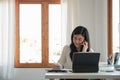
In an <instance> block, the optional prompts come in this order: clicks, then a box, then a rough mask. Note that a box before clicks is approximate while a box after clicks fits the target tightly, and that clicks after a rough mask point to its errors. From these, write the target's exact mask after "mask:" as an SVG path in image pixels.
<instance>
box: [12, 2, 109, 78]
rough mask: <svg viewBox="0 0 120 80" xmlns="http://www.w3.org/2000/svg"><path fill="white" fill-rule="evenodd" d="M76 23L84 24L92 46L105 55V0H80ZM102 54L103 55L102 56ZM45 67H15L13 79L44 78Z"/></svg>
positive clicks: (104, 58)
mask: <svg viewBox="0 0 120 80" xmlns="http://www.w3.org/2000/svg"><path fill="white" fill-rule="evenodd" d="M78 7H79V8H78V13H79V14H77V15H78V18H77V19H78V22H77V24H79V25H83V26H86V27H87V28H88V30H89V33H90V40H91V46H92V48H93V49H94V50H95V51H97V52H100V53H101V55H102V56H101V60H102V61H105V60H106V57H107V0H80V5H79V6H78ZM103 55H104V56H103ZM44 74H45V69H41V68H15V69H14V80H44V79H45V75H44Z"/></svg>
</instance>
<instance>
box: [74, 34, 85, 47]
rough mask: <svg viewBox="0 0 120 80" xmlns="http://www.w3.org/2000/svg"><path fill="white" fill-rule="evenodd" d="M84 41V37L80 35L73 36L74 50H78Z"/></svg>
mask: <svg viewBox="0 0 120 80" xmlns="http://www.w3.org/2000/svg"><path fill="white" fill-rule="evenodd" d="M83 41H84V37H83V36H82V35H80V34H76V35H74V36H73V43H74V45H75V47H76V48H80V45H82V43H83Z"/></svg>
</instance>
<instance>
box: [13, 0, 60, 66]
mask: <svg viewBox="0 0 120 80" xmlns="http://www.w3.org/2000/svg"><path fill="white" fill-rule="evenodd" d="M19 4H41V9H42V11H41V12H42V13H41V14H42V23H41V24H42V25H41V26H42V38H41V39H42V42H41V43H44V45H43V44H42V63H20V55H19V54H20V51H19V50H20V48H19V47H20V37H19ZM49 4H60V0H16V1H15V8H16V9H15V14H16V15H15V16H16V24H15V26H16V29H15V56H14V67H15V68H48V67H50V66H51V64H50V63H49V61H48V60H49V59H48V58H49V47H48V46H49V41H48V40H49V30H48V29H49V27H48V26H49V21H48V20H49V16H48V14H49V10H48V9H49ZM43 14H44V15H43Z"/></svg>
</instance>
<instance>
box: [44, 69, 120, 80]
mask: <svg viewBox="0 0 120 80" xmlns="http://www.w3.org/2000/svg"><path fill="white" fill-rule="evenodd" d="M45 78H46V79H50V80H54V79H59V78H63V79H86V78H87V79H113V78H117V79H120V71H114V72H98V73H72V72H67V73H60V72H59V73H58V72H57V73H55V72H48V73H46V74H45Z"/></svg>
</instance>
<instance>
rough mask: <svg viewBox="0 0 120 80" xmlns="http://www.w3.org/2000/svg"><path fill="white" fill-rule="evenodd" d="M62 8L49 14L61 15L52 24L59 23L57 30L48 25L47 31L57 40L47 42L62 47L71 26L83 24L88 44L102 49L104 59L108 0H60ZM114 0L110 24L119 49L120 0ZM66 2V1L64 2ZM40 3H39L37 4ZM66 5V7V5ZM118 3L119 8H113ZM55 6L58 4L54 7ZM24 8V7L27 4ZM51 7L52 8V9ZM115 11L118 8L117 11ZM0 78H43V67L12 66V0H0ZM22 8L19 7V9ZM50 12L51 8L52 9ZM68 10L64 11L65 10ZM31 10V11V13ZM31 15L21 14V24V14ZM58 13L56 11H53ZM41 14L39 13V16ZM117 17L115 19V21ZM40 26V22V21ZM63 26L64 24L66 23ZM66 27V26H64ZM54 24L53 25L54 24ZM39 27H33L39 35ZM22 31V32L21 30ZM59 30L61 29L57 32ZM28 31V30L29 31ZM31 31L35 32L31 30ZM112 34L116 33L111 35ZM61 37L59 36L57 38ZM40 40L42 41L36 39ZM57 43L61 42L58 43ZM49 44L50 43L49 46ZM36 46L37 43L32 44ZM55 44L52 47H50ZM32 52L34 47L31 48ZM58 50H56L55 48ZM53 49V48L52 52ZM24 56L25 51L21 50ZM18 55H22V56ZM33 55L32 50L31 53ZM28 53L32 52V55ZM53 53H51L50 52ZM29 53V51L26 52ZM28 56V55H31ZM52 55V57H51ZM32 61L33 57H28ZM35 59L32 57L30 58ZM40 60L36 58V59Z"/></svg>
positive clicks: (100, 50)
mask: <svg viewBox="0 0 120 80" xmlns="http://www.w3.org/2000/svg"><path fill="white" fill-rule="evenodd" d="M61 1H62V4H61V8H62V10H61V12H59V11H56V12H58V14H59V13H61V16H59V17H55V15H52V14H51V15H52V16H54V17H55V19H56V18H59V19H61V20H62V21H61V23H62V24H60V23H56V24H51V26H53V25H58V24H59V25H60V26H62V29H61V28H58V29H57V30H58V31H56V32H55V31H54V29H52V28H51V29H50V34H49V36H51V37H50V38H51V39H55V40H56V41H58V42H52V41H51V42H50V43H51V44H49V45H52V44H54V43H56V44H57V45H56V44H54V45H55V46H56V47H57V49H56V50H58V51H61V49H62V47H63V46H64V45H65V44H69V43H70V35H71V32H72V30H73V29H74V27H76V26H78V25H83V26H86V27H87V28H88V30H89V33H90V41H91V47H92V48H93V49H94V51H96V52H100V53H101V57H100V61H107V56H108V41H109V40H108V12H107V11H108V10H107V7H108V5H107V1H108V0H61ZM113 1H116V3H115V4H117V5H114V4H113V7H115V9H113V12H116V13H113V16H114V17H113V22H114V23H113V26H117V27H114V28H113V34H112V35H113V51H114V52H113V53H115V52H119V44H120V43H119V41H120V39H119V37H120V35H119V34H120V33H119V29H120V28H119V7H118V6H119V2H117V1H119V0H113ZM66 4H67V5H66ZM37 6H39V5H37ZM66 6H67V7H66ZM22 7H24V5H21V9H22ZM116 7H118V8H116ZM56 8H57V9H58V8H59V6H58V7H56ZM26 9H27V7H26ZM52 9H53V8H52V5H51V11H52ZM32 10H34V11H36V13H38V14H40V13H41V12H39V11H37V9H36V8H35V9H34V8H33V9H32ZM53 11H54V10H53ZM117 11H118V12H117ZM0 12H1V13H0V44H1V45H0V80H1V79H3V80H46V79H45V68H14V51H15V34H16V31H15V25H16V23H15V0H1V1H0ZM21 12H22V10H21ZM23 13H30V12H25V11H23ZM51 13H52V12H51ZM65 13H67V14H65ZM30 14H31V17H32V20H31V21H30V22H29V23H32V21H34V17H35V16H36V15H34V16H32V13H30ZM33 14H34V13H33ZM26 16H27V17H30V16H29V15H28V14H26V15H23V16H22V18H21V20H22V21H21V23H23V24H24V20H25V19H24V17H26ZM56 16H57V15H56ZM39 17H41V16H39ZM50 20H51V23H54V21H53V20H52V19H51V18H50ZM116 20H117V21H116ZM52 21H53V22H52ZM35 22H36V24H37V23H39V22H40V19H38V20H37V21H35ZM24 26H30V25H27V24H26V25H24ZM39 26H40V25H39ZM60 26H59V27H60ZM65 26H66V27H65ZM64 27H65V28H64ZM54 28H55V27H54ZM28 29H29V30H30V32H32V31H33V29H32V28H29V27H26V28H24V27H22V28H21V29H20V30H21V35H22V33H23V34H27V32H25V31H24V30H28ZM39 30H40V29H39V27H36V28H34V31H36V32H38V33H37V34H39V35H38V36H41V33H40V32H39ZM22 31H23V32H22ZM59 31H61V32H59ZM30 32H29V31H28V34H29V33H30ZM33 33H34V32H33ZM56 33H57V35H59V36H61V37H57V38H54V37H53V36H52V35H53V34H56ZM114 35H115V36H114ZM31 36H32V37H34V39H35V40H40V39H39V38H38V37H37V36H35V34H33V35H30V37H31ZM59 39H60V40H59ZM38 42H41V41H38ZM21 45H23V47H22V51H25V49H28V48H26V47H25V45H24V44H21ZM59 45H60V46H59ZM35 46H37V47H41V46H40V45H35ZM50 47H52V46H50ZM34 48H36V47H34ZM52 49H54V48H51V51H52ZM27 51H28V52H27V53H29V52H32V51H33V50H32V49H28V50H27ZM33 52H34V51H33ZM56 52H57V51H56ZM51 53H52V52H51ZM22 55H23V57H24V56H25V54H22ZM22 55H21V56H22ZM33 55H34V54H33ZM33 55H32V54H31V56H32V57H33ZM51 55H53V54H51ZM27 56H29V55H27ZM31 56H29V58H31ZM34 57H35V59H36V61H37V59H39V58H40V57H38V55H34ZM53 58H54V57H53ZM53 58H52V56H51V60H50V61H51V62H53V61H57V59H58V58H59V56H57V55H56V60H54V59H53ZM25 59H26V60H27V59H28V57H26V58H21V62H23V63H24V61H25ZM31 62H32V61H31ZM33 62H34V61H33ZM38 62H39V61H38Z"/></svg>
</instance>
